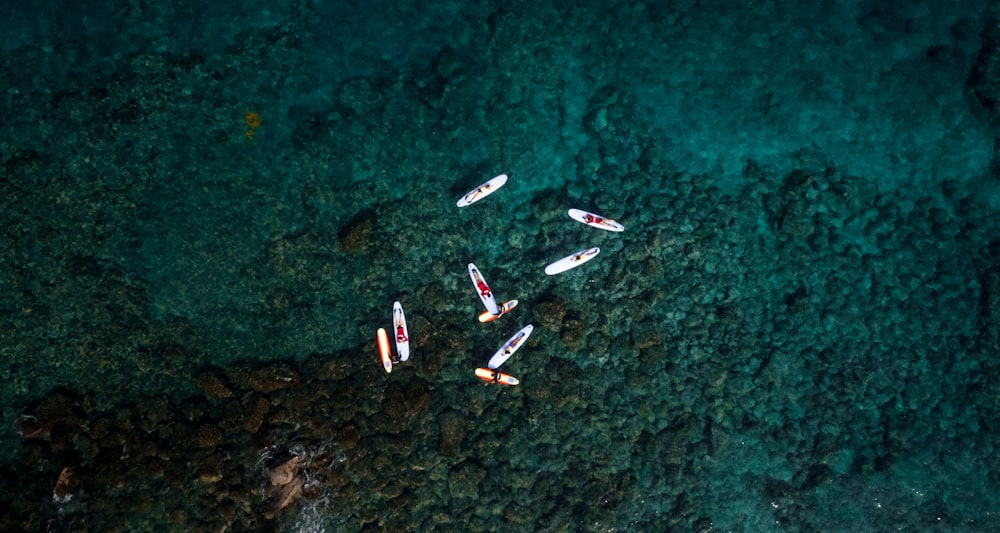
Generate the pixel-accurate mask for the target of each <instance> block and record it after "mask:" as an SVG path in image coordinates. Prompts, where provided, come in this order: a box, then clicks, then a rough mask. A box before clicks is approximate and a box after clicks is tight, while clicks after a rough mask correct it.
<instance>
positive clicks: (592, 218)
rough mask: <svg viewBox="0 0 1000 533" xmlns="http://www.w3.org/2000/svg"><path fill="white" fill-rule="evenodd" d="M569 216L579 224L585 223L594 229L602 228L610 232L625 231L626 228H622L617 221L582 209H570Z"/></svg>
mask: <svg viewBox="0 0 1000 533" xmlns="http://www.w3.org/2000/svg"><path fill="white" fill-rule="evenodd" d="M569 216H570V218H572V219H573V220H576V221H577V222H583V223H584V224H586V225H588V226H591V227H594V228H600V229H603V230H608V231H625V226H622V225H621V224H619V223H618V222H617V221H615V220H611V219H610V218H605V217H602V216H601V215H595V214H594V213H590V212H587V211H583V210H580V209H570V210H569Z"/></svg>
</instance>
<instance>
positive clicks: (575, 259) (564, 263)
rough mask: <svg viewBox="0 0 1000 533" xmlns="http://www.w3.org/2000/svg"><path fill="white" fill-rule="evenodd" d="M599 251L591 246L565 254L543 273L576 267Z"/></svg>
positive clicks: (552, 272) (553, 272) (552, 273)
mask: <svg viewBox="0 0 1000 533" xmlns="http://www.w3.org/2000/svg"><path fill="white" fill-rule="evenodd" d="M599 253H601V249H600V248H598V247H596V246H595V247H593V248H587V249H586V250H580V251H579V252H577V253H575V254H573V255H567V256H566V257H563V258H562V259H560V260H558V261H556V262H555V263H552V264H551V265H549V266H547V267H545V273H546V274H548V275H550V276H552V275H555V274H558V273H560V272H566V271H567V270H569V269H571V268H576V267H578V266H580V265H582V264H584V263H586V262H587V261H590V260H591V259H593V258H595V257H597V254H599ZM494 314H495V313H494Z"/></svg>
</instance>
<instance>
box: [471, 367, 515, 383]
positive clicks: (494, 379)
mask: <svg viewBox="0 0 1000 533" xmlns="http://www.w3.org/2000/svg"><path fill="white" fill-rule="evenodd" d="M476 377H477V378H479V379H481V380H483V381H486V382H488V383H501V384H503V385H510V386H512V387H513V386H514V385H517V384H518V383H520V381H518V380H517V378H515V377H514V376H511V375H510V374H504V373H503V372H498V371H496V370H490V369H488V368H477V369H476Z"/></svg>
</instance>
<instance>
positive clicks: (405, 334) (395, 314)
mask: <svg viewBox="0 0 1000 533" xmlns="http://www.w3.org/2000/svg"><path fill="white" fill-rule="evenodd" d="M392 326H393V330H394V331H395V332H396V355H398V356H399V360H400V361H406V360H407V359H409V358H410V331H409V330H408V329H406V315H405V314H403V305H402V304H400V303H399V302H395V303H393V304H392Z"/></svg>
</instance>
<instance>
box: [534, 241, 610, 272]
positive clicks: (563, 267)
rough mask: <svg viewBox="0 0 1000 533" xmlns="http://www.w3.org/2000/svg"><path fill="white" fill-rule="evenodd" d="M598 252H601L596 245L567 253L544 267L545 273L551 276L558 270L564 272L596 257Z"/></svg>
mask: <svg viewBox="0 0 1000 533" xmlns="http://www.w3.org/2000/svg"><path fill="white" fill-rule="evenodd" d="M599 253H601V249H600V248H598V247H596V246H595V247H593V248H587V249H586V250H580V251H579V252H577V253H575V254H573V255H567V256H566V257H563V258H562V259H560V260H558V261H556V262H555V263H552V264H550V265H549V266H547V267H545V273H546V274H548V275H550V276H552V275H555V274H558V273H560V272H566V271H567V270H569V269H571V268H576V267H578V266H580V265H582V264H584V263H586V262H587V261H590V260H591V259H593V258H595V257H597V254H599Z"/></svg>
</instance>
